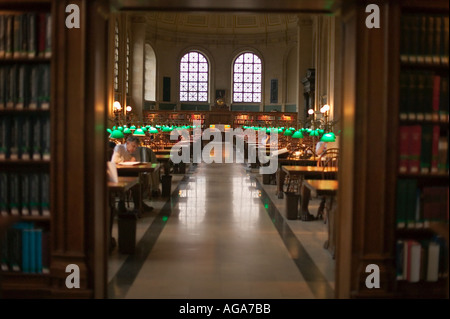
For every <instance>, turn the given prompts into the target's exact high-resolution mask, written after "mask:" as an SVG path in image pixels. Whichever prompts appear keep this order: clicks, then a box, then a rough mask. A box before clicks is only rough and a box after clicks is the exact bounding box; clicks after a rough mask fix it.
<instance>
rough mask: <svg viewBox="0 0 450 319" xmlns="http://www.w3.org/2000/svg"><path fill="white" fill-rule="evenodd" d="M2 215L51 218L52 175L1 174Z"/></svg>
mask: <svg viewBox="0 0 450 319" xmlns="http://www.w3.org/2000/svg"><path fill="white" fill-rule="evenodd" d="M0 213H1V215H5V216H6V215H16V216H50V175H49V174H48V173H45V172H35V173H34V172H33V173H8V172H0Z"/></svg>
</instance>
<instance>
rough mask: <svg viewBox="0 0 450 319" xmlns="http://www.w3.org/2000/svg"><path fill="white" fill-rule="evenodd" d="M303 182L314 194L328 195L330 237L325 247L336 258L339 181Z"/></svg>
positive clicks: (327, 210)
mask: <svg viewBox="0 0 450 319" xmlns="http://www.w3.org/2000/svg"><path fill="white" fill-rule="evenodd" d="M303 184H304V185H305V186H306V187H308V188H309V189H310V190H311V195H312V196H325V197H326V203H325V209H326V212H327V225H328V239H327V240H326V241H325V243H324V245H323V247H324V248H325V249H328V251H329V252H330V253H331V255H332V256H333V259H334V257H335V253H336V223H335V220H336V212H337V209H336V207H337V205H336V195H337V192H338V188H339V182H338V181H337V180H328V179H322V180H319V179H313V180H308V179H306V180H304V181H303Z"/></svg>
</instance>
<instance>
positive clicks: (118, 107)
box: [113, 101, 122, 115]
mask: <svg viewBox="0 0 450 319" xmlns="http://www.w3.org/2000/svg"><path fill="white" fill-rule="evenodd" d="M120 111H122V106H121V105H120V102H119V101H115V102H114V104H113V112H114V114H115V115H118V114H119V113H120Z"/></svg>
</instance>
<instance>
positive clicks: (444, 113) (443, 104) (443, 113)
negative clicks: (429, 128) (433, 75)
mask: <svg viewBox="0 0 450 319" xmlns="http://www.w3.org/2000/svg"><path fill="white" fill-rule="evenodd" d="M448 109H449V100H448V76H444V77H442V78H441V90H440V95H439V118H440V121H441V122H444V123H447V122H448Z"/></svg>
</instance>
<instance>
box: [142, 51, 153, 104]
mask: <svg viewBox="0 0 450 319" xmlns="http://www.w3.org/2000/svg"><path fill="white" fill-rule="evenodd" d="M144 50H145V51H144V54H145V56H144V61H145V64H144V72H145V73H144V100H145V101H156V55H155V51H154V50H153V48H152V46H151V45H150V44H148V43H146V44H145V47H144Z"/></svg>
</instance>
